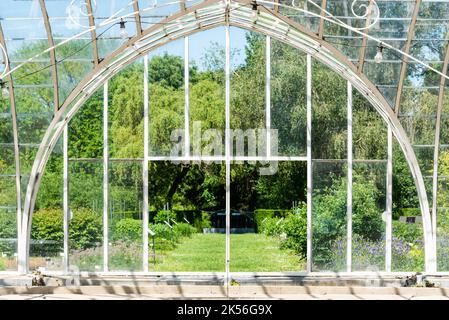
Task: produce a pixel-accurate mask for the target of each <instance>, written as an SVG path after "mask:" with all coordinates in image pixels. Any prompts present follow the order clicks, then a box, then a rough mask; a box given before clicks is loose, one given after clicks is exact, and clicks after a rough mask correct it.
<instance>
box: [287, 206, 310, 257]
mask: <svg viewBox="0 0 449 320" xmlns="http://www.w3.org/2000/svg"><path fill="white" fill-rule="evenodd" d="M284 248H285V249H290V250H293V251H294V252H295V253H297V254H299V255H300V256H301V257H303V258H304V257H306V256H307V210H306V206H303V207H302V208H301V209H297V210H296V212H295V214H291V215H289V216H288V217H287V218H286V219H285V220H284V221H283V223H282V237H281V249H284Z"/></svg>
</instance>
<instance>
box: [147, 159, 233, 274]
mask: <svg viewBox="0 0 449 320" xmlns="http://www.w3.org/2000/svg"><path fill="white" fill-rule="evenodd" d="M152 177H158V178H157V179H155V178H152ZM225 190H226V188H225V165H224V164H222V163H220V162H213V163H201V164H191V163H184V164H179V163H178V164H177V163H173V162H168V161H163V162H161V161H158V162H150V171H149V196H150V198H149V202H150V226H149V228H150V230H151V231H152V232H154V236H151V235H150V239H149V240H150V261H149V263H150V267H149V268H150V271H163V272H179V271H181V272H185V271H190V272H224V271H225V261H226V260H225V242H226V237H225Z"/></svg>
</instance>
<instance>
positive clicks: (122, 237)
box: [112, 218, 143, 243]
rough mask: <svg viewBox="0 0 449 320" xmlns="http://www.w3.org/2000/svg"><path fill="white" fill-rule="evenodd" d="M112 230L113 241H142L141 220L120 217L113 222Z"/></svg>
mask: <svg viewBox="0 0 449 320" xmlns="http://www.w3.org/2000/svg"><path fill="white" fill-rule="evenodd" d="M113 230H114V231H113V233H112V240H113V241H123V242H125V243H130V242H142V232H143V231H142V220H137V219H131V218H125V219H120V220H118V221H117V222H116V223H115V224H114V227H113Z"/></svg>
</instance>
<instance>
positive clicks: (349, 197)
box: [346, 81, 353, 272]
mask: <svg viewBox="0 0 449 320" xmlns="http://www.w3.org/2000/svg"><path fill="white" fill-rule="evenodd" d="M347 95H348V97H347V101H348V104H347V109H348V110H347V117H348V118H347V122H348V155H347V158H348V159H347V165H348V176H347V179H348V186H347V199H346V202H347V203H346V217H347V226H346V227H347V230H346V232H347V239H346V242H347V243H346V271H348V272H351V271H352V164H353V163H352V161H353V146H352V144H353V143H352V85H351V83H350V82H349V81H348V89H347Z"/></svg>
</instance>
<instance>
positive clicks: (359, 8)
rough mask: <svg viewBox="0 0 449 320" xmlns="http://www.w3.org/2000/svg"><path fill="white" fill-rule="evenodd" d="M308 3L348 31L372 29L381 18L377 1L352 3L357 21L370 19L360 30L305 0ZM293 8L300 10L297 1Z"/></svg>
mask: <svg viewBox="0 0 449 320" xmlns="http://www.w3.org/2000/svg"><path fill="white" fill-rule="evenodd" d="M365 2H367V1H366V0H365ZM307 3H310V4H311V5H312V6H314V7H316V8H318V9H319V10H320V11H321V12H323V13H324V14H325V17H326V18H328V19H332V20H333V21H335V22H336V23H338V24H340V25H342V26H344V27H345V28H348V29H353V30H354V29H355V30H358V31H362V30H367V29H370V28H371V27H373V26H374V25H375V24H376V23H377V22H378V21H379V18H380V10H379V6H378V5H377V2H376V1H375V0H372V1H369V3H360V0H353V1H352V3H351V13H352V15H353V16H354V17H355V18H357V19H364V20H368V19H369V20H368V21H369V23H368V24H367V25H365V26H364V27H359V28H356V27H353V26H350V25H348V24H347V23H345V22H343V21H341V20H340V19H338V18H336V17H335V16H334V15H332V14H331V13H330V12H329V11H327V10H326V8H321V6H320V5H318V4H316V3H315V2H314V1H312V0H305V4H307ZM291 7H293V8H295V9H297V8H299V3H298V4H296V0H292V2H291ZM301 11H303V12H305V13H312V14H315V15H316V13H314V12H309V11H308V10H307V9H306V8H304V9H302V10H301Z"/></svg>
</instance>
